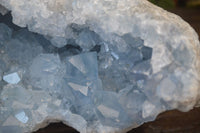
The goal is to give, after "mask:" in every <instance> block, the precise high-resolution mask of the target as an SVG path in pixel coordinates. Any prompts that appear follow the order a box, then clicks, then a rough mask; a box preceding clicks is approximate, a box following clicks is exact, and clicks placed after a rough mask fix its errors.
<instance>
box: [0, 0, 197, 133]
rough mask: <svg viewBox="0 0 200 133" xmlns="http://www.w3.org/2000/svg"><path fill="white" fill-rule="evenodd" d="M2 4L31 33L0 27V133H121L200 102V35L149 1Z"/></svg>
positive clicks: (17, 0)
mask: <svg viewBox="0 0 200 133" xmlns="http://www.w3.org/2000/svg"><path fill="white" fill-rule="evenodd" d="M0 4H1V5H3V6H4V7H6V9H8V10H11V13H12V16H13V22H14V23H15V24H16V25H18V26H21V27H26V26H27V28H28V30H29V31H28V30H27V29H20V30H16V29H15V28H13V27H12V26H10V27H8V26H7V25H5V24H3V23H1V24H0V133H1V132H2V133H7V132H9V133H22V132H31V131H34V130H37V129H38V128H41V127H43V126H45V124H46V123H48V122H52V121H63V122H64V123H65V124H67V125H69V126H72V127H74V128H75V129H77V130H78V131H80V132H82V133H86V132H99V133H103V132H106V133H113V132H125V131H127V130H128V129H130V128H134V127H137V126H138V125H141V124H142V123H143V122H146V121H150V120H153V119H154V118H155V117H156V116H157V114H159V113H160V112H162V111H165V110H171V109H179V110H181V111H188V110H190V109H192V108H193V107H194V106H195V105H197V103H198V101H199V99H200V88H199V79H200V69H199V68H200V67H199V66H200V65H199V53H200V51H199V50H200V47H199V46H200V45H199V41H198V37H197V34H196V33H195V31H194V30H193V29H192V28H191V27H190V26H189V25H188V24H187V23H186V22H184V21H183V20H182V19H181V18H180V17H178V16H176V15H173V14H171V13H168V12H166V11H164V10H162V9H161V8H159V7H156V6H154V5H152V4H150V3H149V2H147V1H146V0H125V1H121V0H95V1H94V0H75V1H74V0H73V1H72V0H29V1H27V0H0ZM5 23H6V22H5ZM30 31H32V32H36V33H39V34H41V35H39V34H35V33H32V32H30Z"/></svg>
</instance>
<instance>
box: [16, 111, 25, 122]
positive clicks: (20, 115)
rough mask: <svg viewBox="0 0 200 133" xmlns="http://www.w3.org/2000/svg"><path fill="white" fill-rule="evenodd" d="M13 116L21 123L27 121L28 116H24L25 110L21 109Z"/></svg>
mask: <svg viewBox="0 0 200 133" xmlns="http://www.w3.org/2000/svg"><path fill="white" fill-rule="evenodd" d="M15 117H16V118H17V119H18V120H19V121H20V122H22V123H24V124H25V123H27V122H28V117H27V116H26V114H25V112H24V111H22V112H20V113H18V114H16V115H15Z"/></svg>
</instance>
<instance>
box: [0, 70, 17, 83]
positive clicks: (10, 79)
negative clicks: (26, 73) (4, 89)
mask: <svg viewBox="0 0 200 133" xmlns="http://www.w3.org/2000/svg"><path fill="white" fill-rule="evenodd" d="M3 80H4V81H6V82H7V83H9V84H17V83H19V81H20V77H19V75H18V74H17V73H16V72H15V73H11V74H8V75H4V76H3Z"/></svg>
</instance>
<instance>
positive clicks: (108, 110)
mask: <svg viewBox="0 0 200 133" xmlns="http://www.w3.org/2000/svg"><path fill="white" fill-rule="evenodd" d="M97 108H98V110H99V111H100V112H101V113H102V114H103V115H104V116H105V117H110V118H117V117H119V112H118V111H116V110H114V109H111V108H109V107H107V106H105V105H102V104H101V105H99V106H98V107H97Z"/></svg>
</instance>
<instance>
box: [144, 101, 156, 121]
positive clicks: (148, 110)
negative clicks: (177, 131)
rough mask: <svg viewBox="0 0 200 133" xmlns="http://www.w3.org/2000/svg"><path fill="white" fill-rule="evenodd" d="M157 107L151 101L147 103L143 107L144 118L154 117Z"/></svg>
mask: <svg viewBox="0 0 200 133" xmlns="http://www.w3.org/2000/svg"><path fill="white" fill-rule="evenodd" d="M155 108H156V106H155V105H153V104H152V103H150V102H149V101H145V102H144V104H143V105H142V117H143V118H147V117H150V116H153V115H154V109H155Z"/></svg>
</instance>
